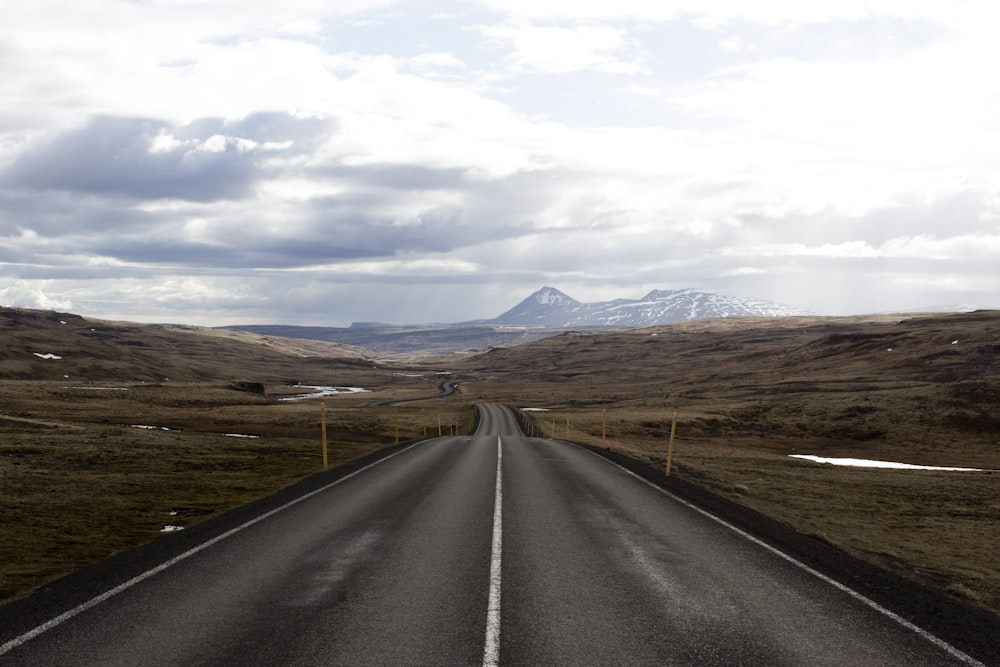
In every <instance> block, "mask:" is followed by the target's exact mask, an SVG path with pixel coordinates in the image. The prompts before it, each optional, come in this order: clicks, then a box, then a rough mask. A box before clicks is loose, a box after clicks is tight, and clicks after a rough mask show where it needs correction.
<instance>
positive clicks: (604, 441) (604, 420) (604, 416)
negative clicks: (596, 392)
mask: <svg viewBox="0 0 1000 667" xmlns="http://www.w3.org/2000/svg"><path fill="white" fill-rule="evenodd" d="M607 446H608V409H607V408H604V409H603V410H601V447H607Z"/></svg>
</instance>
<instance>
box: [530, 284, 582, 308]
mask: <svg viewBox="0 0 1000 667" xmlns="http://www.w3.org/2000/svg"><path fill="white" fill-rule="evenodd" d="M526 300H532V301H534V302H535V303H539V304H544V305H553V304H554V305H569V304H579V303H580V302H579V301H577V300H576V299H574V298H573V297H571V296H568V295H567V294H565V293H563V292H560V291H559V290H557V289H556V288H555V287H543V288H542V289H540V290H538V291H537V292H535V293H534V294H532V295H531V296H529V297H528V299H526Z"/></svg>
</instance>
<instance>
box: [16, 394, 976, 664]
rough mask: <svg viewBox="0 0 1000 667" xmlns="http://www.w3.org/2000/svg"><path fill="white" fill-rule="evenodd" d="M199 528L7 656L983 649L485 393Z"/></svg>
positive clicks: (322, 660)
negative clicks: (295, 488) (921, 623)
mask: <svg viewBox="0 0 1000 667" xmlns="http://www.w3.org/2000/svg"><path fill="white" fill-rule="evenodd" d="M212 540H213V541H211V542H210V543H208V544H207V546H206V545H198V546H194V547H191V548H190V549H188V550H187V551H185V552H183V553H180V554H176V555H175V556H174V557H173V559H172V560H170V561H167V562H166V563H163V564H161V565H159V566H157V567H156V568H155V569H153V570H147V571H146V572H144V573H140V574H139V575H138V576H135V577H132V578H131V579H129V580H128V581H125V582H124V583H122V584H121V585H119V586H118V587H117V588H114V589H112V590H111V591H110V592H109V593H106V594H105V595H103V596H101V597H99V598H97V600H96V601H93V600H92V601H91V602H87V603H85V604H84V605H83V606H82V607H81V606H79V605H78V606H75V607H74V608H73V609H70V610H69V611H68V612H67V613H65V614H62V616H57V614H56V611H54V612H53V616H55V618H54V619H53V620H52V621H51V622H49V623H48V624H47V625H41V626H38V627H36V629H35V630H32V631H27V632H24V631H21V632H20V634H18V635H17V636H15V637H9V636H4V635H0V642H6V643H4V644H3V645H2V648H0V664H4V665H7V664H12V665H32V666H47V665H53V666H54V665H59V666H64V665H102V666H110V665H129V666H134V665H143V666H148V665H185V666H190V665H268V666H273V665H405V664H426V665H452V664H454V665H463V664H501V665H629V664H634V665H838V666H839V665H909V666H913V665H958V664H978V663H976V662H975V661H973V660H972V659H970V658H968V657H967V656H965V655H964V654H962V653H961V652H960V651H958V650H957V649H954V648H952V647H950V646H948V645H947V644H944V643H943V642H941V641H940V640H937V639H936V638H935V637H933V636H932V635H929V634H927V633H924V632H922V631H920V630H918V629H916V628H913V627H907V625H906V624H905V623H901V622H899V621H898V620H897V619H895V618H893V617H892V616H891V615H889V614H887V613H885V612H884V611H882V610H881V609H879V608H877V606H876V605H873V604H870V603H868V602H867V601H865V600H864V599H861V598H859V596H856V595H852V594H849V593H848V592H845V591H844V590H842V589H841V588H839V587H837V586H836V585H835V584H833V583H832V582H830V581H827V580H824V579H822V578H820V577H818V576H816V574H815V573H813V572H811V571H809V570H807V569H805V568H803V567H801V566H799V565H798V564H796V563H795V562H793V561H791V560H790V559H788V558H787V557H783V556H782V555H781V554H778V553H776V552H774V551H772V550H770V549H768V548H766V547H764V546H763V545H762V544H760V543H758V542H755V541H753V540H751V539H748V538H747V537H746V536H744V535H742V534H740V533H739V532H737V531H735V530H733V529H732V528H730V527H728V526H727V525H725V524H723V523H721V522H719V521H717V520H713V519H712V518H710V517H707V516H706V515H705V514H704V513H702V512H700V511H699V510H697V509H695V508H693V507H691V506H689V505H687V504H685V503H683V502H680V501H678V499H676V498H674V497H672V496H670V495H668V494H666V493H664V492H663V491H662V490H660V489H658V488H655V487H653V486H652V485H650V484H648V483H646V482H644V481H642V480H640V479H638V478H637V477H635V476H634V475H632V474H631V473H628V472H627V471H625V470H624V469H622V468H619V467H617V466H616V465H614V464H612V463H609V462H608V461H606V460H604V459H602V458H600V457H598V456H596V455H595V454H593V453H591V452H589V451H587V450H585V449H582V448H579V447H577V446H574V445H571V444H567V443H561V442H558V441H552V440H543V439H537V438H527V437H524V436H523V435H521V434H520V432H519V430H518V429H517V426H516V424H515V423H514V421H513V417H512V416H511V415H510V413H509V412H507V411H506V410H504V409H502V408H499V407H497V406H485V407H484V408H483V410H482V413H481V420H480V427H479V430H478V432H477V435H475V436H471V437H448V438H435V439H432V440H427V441H423V442H420V443H417V444H415V445H413V446H410V447H408V448H405V449H402V450H399V451H398V452H397V453H395V454H394V455H393V456H391V457H389V458H385V459H382V460H381V461H379V462H377V463H375V464H373V465H371V466H369V467H367V468H364V469H361V470H359V471H357V472H355V473H353V474H352V475H350V476H348V477H342V478H340V479H339V480H337V481H335V482H333V483H331V484H328V485H327V486H325V487H322V488H320V489H317V490H315V491H314V492H312V493H311V495H309V496H308V497H305V498H303V499H301V500H294V501H291V502H289V503H287V504H285V505H281V506H279V507H276V508H274V509H272V510H270V512H268V514H267V515H266V516H264V517H263V518H253V519H250V520H248V521H246V522H244V523H242V524H240V525H239V526H235V527H234V528H232V529H230V530H228V531H227V532H223V533H220V534H218V535H217V536H215V537H214V538H212Z"/></svg>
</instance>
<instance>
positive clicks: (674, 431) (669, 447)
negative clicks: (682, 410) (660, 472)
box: [667, 410, 677, 477]
mask: <svg viewBox="0 0 1000 667" xmlns="http://www.w3.org/2000/svg"><path fill="white" fill-rule="evenodd" d="M675 435H677V411H676V410H674V418H673V419H672V420H671V422H670V444H669V445H667V477H670V464H671V462H672V461H673V458H674V436H675Z"/></svg>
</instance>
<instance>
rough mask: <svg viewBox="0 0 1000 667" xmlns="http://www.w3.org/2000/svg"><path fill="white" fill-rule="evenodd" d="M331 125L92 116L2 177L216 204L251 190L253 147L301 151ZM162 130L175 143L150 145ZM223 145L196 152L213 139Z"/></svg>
mask: <svg viewBox="0 0 1000 667" xmlns="http://www.w3.org/2000/svg"><path fill="white" fill-rule="evenodd" d="M329 129H330V124H329V123H328V122H326V121H322V120H319V119H312V118H306V119H298V118H295V117H292V116H289V115H287V114H278V113H258V114H253V115H251V116H248V117H246V118H244V119H242V120H240V121H236V122H232V123H226V122H224V121H222V120H221V119H214V118H203V119H199V120H196V121H194V122H192V123H190V124H188V125H185V126H172V125H169V124H167V123H164V122H162V121H157V120H151V119H142V118H118V117H98V118H94V119H93V120H91V122H90V123H88V124H87V125H85V126H84V127H81V128H79V129H75V130H70V131H67V132H64V133H62V134H60V135H57V136H56V137H55V138H53V139H51V140H49V141H48V142H45V143H40V144H39V145H36V146H34V147H33V148H31V149H29V150H28V152H26V153H25V154H23V155H21V156H20V157H19V158H18V159H16V160H15V161H14V163H13V164H12V165H10V167H9V168H8V169H7V170H6V172H5V173H3V174H2V175H0V184H3V185H5V186H6V187H8V188H27V189H30V190H63V191H71V192H77V193H87V194H94V195H103V196H109V197H125V198H129V199H139V200H142V199H163V198H172V199H183V200H189V201H200V202H208V201H217V200H225V199H237V198H241V197H244V196H247V195H248V194H250V193H251V192H252V190H253V186H254V183H255V182H256V181H257V180H258V179H259V178H260V177H261V176H262V175H264V174H263V173H262V168H261V166H260V159H261V153H260V151H259V150H257V149H255V148H253V147H248V145H247V144H244V145H241V144H240V142H239V139H245V140H250V141H252V142H256V143H257V144H260V143H263V142H272V143H275V144H280V143H284V142H291V144H290V146H288V147H287V148H286V149H285V150H286V151H288V152H302V151H304V150H306V149H307V148H308V147H309V146H311V145H312V144H314V143H315V142H316V141H318V140H319V138H320V137H321V136H322V135H323V134H324V133H325V132H326V131H328V130H329ZM161 133H168V134H170V135H172V136H173V137H175V138H176V139H178V140H180V141H181V143H179V144H177V145H173V146H170V145H167V146H164V147H162V148H161V149H160V150H156V151H154V150H152V148H153V147H154V142H155V140H156V138H157V136H159V135H160V134H161ZM216 135H221V136H223V137H226V140H225V143H224V145H221V146H214V147H213V150H199V149H198V148H197V145H198V144H200V143H202V142H205V141H206V140H209V139H210V138H211V137H213V136H216Z"/></svg>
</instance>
